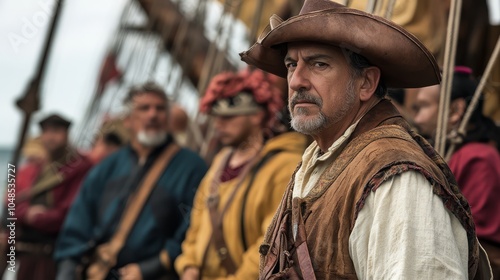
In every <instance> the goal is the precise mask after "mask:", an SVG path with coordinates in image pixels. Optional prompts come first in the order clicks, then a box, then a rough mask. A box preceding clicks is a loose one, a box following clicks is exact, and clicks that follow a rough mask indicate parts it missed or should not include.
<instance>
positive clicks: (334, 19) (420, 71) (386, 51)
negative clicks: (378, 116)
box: [240, 7, 441, 88]
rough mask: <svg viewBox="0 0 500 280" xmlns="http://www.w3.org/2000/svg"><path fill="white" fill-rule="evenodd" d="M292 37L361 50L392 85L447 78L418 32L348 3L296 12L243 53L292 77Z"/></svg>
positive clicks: (425, 83)
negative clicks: (288, 64)
mask: <svg viewBox="0 0 500 280" xmlns="http://www.w3.org/2000/svg"><path fill="white" fill-rule="evenodd" d="M269 29H270V26H268V29H267V30H269ZM265 32H266V31H265ZM292 42H317V43H324V44H330V45H334V46H338V47H341V48H344V49H348V50H350V51H353V52H355V53H358V54H360V55H362V56H364V57H365V58H366V59H368V61H369V62H370V63H371V64H373V65H375V66H377V67H378V68H380V70H381V72H382V77H383V79H384V81H385V83H386V85H387V86H388V87H391V88H415V87H424V86H429V85H434V84H438V83H439V82H440V81H441V74H440V71H439V66H438V65H437V63H436V61H435V59H434V57H433V56H432V54H431V53H430V52H429V51H428V50H427V48H425V46H424V45H423V44H422V43H421V42H420V41H419V40H418V39H417V38H416V37H415V36H413V35H412V34H410V33H409V32H407V31H406V30H404V29H403V28H401V27H399V26H398V25H396V24H394V23H392V22H390V21H388V20H385V19H384V18H381V17H378V16H374V15H371V14H368V13H365V12H361V11H358V10H354V9H349V8H345V7H341V8H334V9H329V10H322V11H318V12H311V13H307V14H303V15H299V16H295V17H292V18H290V19H288V20H286V21H284V22H282V23H280V24H278V25H277V26H276V27H275V28H274V29H271V30H270V31H268V33H267V34H263V36H261V39H259V40H258V41H257V42H256V43H255V44H254V45H253V46H252V47H251V48H250V49H249V50H247V51H245V52H242V53H240V56H241V59H242V60H243V61H245V62H246V63H248V64H250V65H254V66H256V67H257V68H260V69H262V70H264V71H267V72H270V73H273V74H275V75H278V76H281V77H285V78H286V75H287V69H286V67H285V64H284V61H283V60H284V57H285V55H286V44H287V43H292Z"/></svg>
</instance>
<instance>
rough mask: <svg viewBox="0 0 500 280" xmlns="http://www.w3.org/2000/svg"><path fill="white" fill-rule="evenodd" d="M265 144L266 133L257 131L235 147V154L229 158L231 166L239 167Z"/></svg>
mask: <svg viewBox="0 0 500 280" xmlns="http://www.w3.org/2000/svg"><path fill="white" fill-rule="evenodd" d="M263 146H264V135H263V133H262V131H260V130H259V131H257V132H255V133H253V134H252V135H250V137H248V138H247V139H246V140H245V141H243V142H242V143H241V144H240V145H238V146H237V147H235V149H234V152H233V155H232V156H231V159H230V160H229V166H230V167H237V166H240V165H242V164H243V163H245V162H247V161H249V160H251V159H252V158H254V157H255V156H256V155H257V154H258V153H259V151H260V150H261V149H262V147H263Z"/></svg>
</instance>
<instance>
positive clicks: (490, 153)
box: [414, 67, 500, 279]
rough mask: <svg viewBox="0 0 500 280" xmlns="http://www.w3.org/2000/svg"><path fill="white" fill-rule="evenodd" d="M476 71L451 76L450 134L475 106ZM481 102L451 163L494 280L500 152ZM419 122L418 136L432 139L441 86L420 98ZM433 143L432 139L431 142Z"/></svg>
mask: <svg viewBox="0 0 500 280" xmlns="http://www.w3.org/2000/svg"><path fill="white" fill-rule="evenodd" d="M471 74H472V70H471V69H469V68H466V67H457V68H456V70H455V73H454V77H453V87H452V93H451V103H450V115H449V117H448V128H449V132H450V133H451V132H452V131H455V130H456V129H457V128H458V126H459V124H460V122H461V120H462V118H463V116H464V114H465V111H466V110H467V106H468V105H469V103H470V102H471V99H472V96H473V95H474V92H475V90H476V86H477V84H476V82H475V81H473V80H472V78H471ZM482 104H483V101H482V100H480V102H479V104H478V106H477V107H476V109H475V110H474V111H473V113H472V116H471V119H470V121H469V124H468V126H467V134H466V135H465V137H464V139H463V142H462V143H461V144H460V145H459V146H458V147H457V149H456V150H455V152H454V153H453V155H452V156H451V158H450V161H449V163H448V165H449V167H450V169H451V171H452V172H453V175H455V178H456V179H457V182H458V186H459V187H460V190H461V191H462V193H463V194H464V196H465V198H466V199H467V200H468V201H469V204H470V207H471V211H472V216H473V219H474V224H475V225H476V234H477V237H478V239H479V242H480V243H481V245H482V246H483V247H484V249H485V250H486V253H487V254H488V257H489V259H490V263H491V268H492V269H493V276H494V279H500V203H499V202H500V154H499V152H498V150H497V149H495V147H497V148H500V146H499V144H500V143H498V142H497V140H496V139H495V138H496V137H497V135H499V134H500V133H499V132H498V128H496V127H495V125H494V123H493V121H492V120H490V119H488V118H487V117H485V116H484V115H483V114H482V108H483V106H482ZM416 105H417V109H418V111H417V114H416V115H415V119H414V120H415V124H416V125H417V127H418V129H419V131H420V133H421V134H422V135H424V136H426V137H427V138H432V139H433V138H434V136H435V133H436V128H437V116H438V112H439V85H435V86H430V87H425V88H422V89H420V90H419V92H418V94H417V104H416ZM432 139H429V140H432Z"/></svg>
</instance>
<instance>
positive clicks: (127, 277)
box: [119, 263, 142, 280]
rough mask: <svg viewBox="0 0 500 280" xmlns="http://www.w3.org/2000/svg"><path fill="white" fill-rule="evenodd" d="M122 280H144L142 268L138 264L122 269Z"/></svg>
mask: <svg viewBox="0 0 500 280" xmlns="http://www.w3.org/2000/svg"><path fill="white" fill-rule="evenodd" d="M119 272H120V280H142V274H141V267H140V266H139V265H138V264H136V263H131V264H127V265H126V266H124V267H122V268H120V270H119Z"/></svg>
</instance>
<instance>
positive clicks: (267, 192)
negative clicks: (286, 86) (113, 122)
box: [175, 70, 306, 280]
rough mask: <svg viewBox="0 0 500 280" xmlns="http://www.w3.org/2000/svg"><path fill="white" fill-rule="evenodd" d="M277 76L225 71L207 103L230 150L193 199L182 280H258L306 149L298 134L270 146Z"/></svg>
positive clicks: (277, 101)
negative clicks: (265, 246) (264, 249)
mask: <svg viewBox="0 0 500 280" xmlns="http://www.w3.org/2000/svg"><path fill="white" fill-rule="evenodd" d="M270 78H271V76H270V75H269V74H265V73H264V72H262V71H257V70H256V71H253V72H249V71H245V72H241V73H238V74H236V73H222V74H219V75H217V76H216V77H214V79H213V80H212V81H211V84H210V85H209V88H208V90H207V92H206V94H205V96H204V97H203V99H202V100H201V111H202V112H205V113H209V114H210V115H212V116H213V117H214V121H215V129H216V130H217V133H218V137H219V139H220V142H221V143H222V144H223V145H224V146H225V148H223V149H222V150H221V151H220V152H219V154H217V156H216V157H215V159H214V161H213V164H212V166H211V168H210V170H209V171H208V173H207V174H206V176H205V177H204V179H203V181H202V183H201V185H200V187H199V189H198V191H197V194H196V197H195V202H194V208H193V210H192V212H191V225H190V227H189V230H188V232H187V235H186V239H185V241H184V242H183V244H182V254H181V255H180V256H179V257H178V258H177V260H176V263H175V268H176V270H177V272H178V273H179V275H181V276H182V279H199V277H201V278H202V279H242V280H244V279H256V278H257V277H258V275H259V250H258V246H259V245H260V243H261V242H262V239H263V236H264V232H265V230H266V228H267V226H268V225H269V223H270V222H271V219H272V217H273V214H274V212H275V211H276V208H277V206H278V204H279V202H280V200H281V197H282V195H283V192H284V190H285V187H286V184H287V182H288V178H289V177H290V176H291V174H292V172H293V170H294V168H295V166H296V164H297V163H298V162H299V161H300V157H301V154H302V152H303V150H304V148H305V145H306V138H305V137H303V136H302V135H300V134H298V133H295V132H292V133H286V134H282V135H280V136H277V137H274V138H272V139H269V140H267V141H266V138H268V136H269V135H266V134H267V132H268V131H270V129H271V126H272V124H273V123H274V121H275V120H276V115H277V113H278V111H279V110H280V109H281V108H282V107H283V102H282V100H281V95H280V92H279V90H278V89H277V88H276V87H275V86H273V84H272V82H271V79H270Z"/></svg>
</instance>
